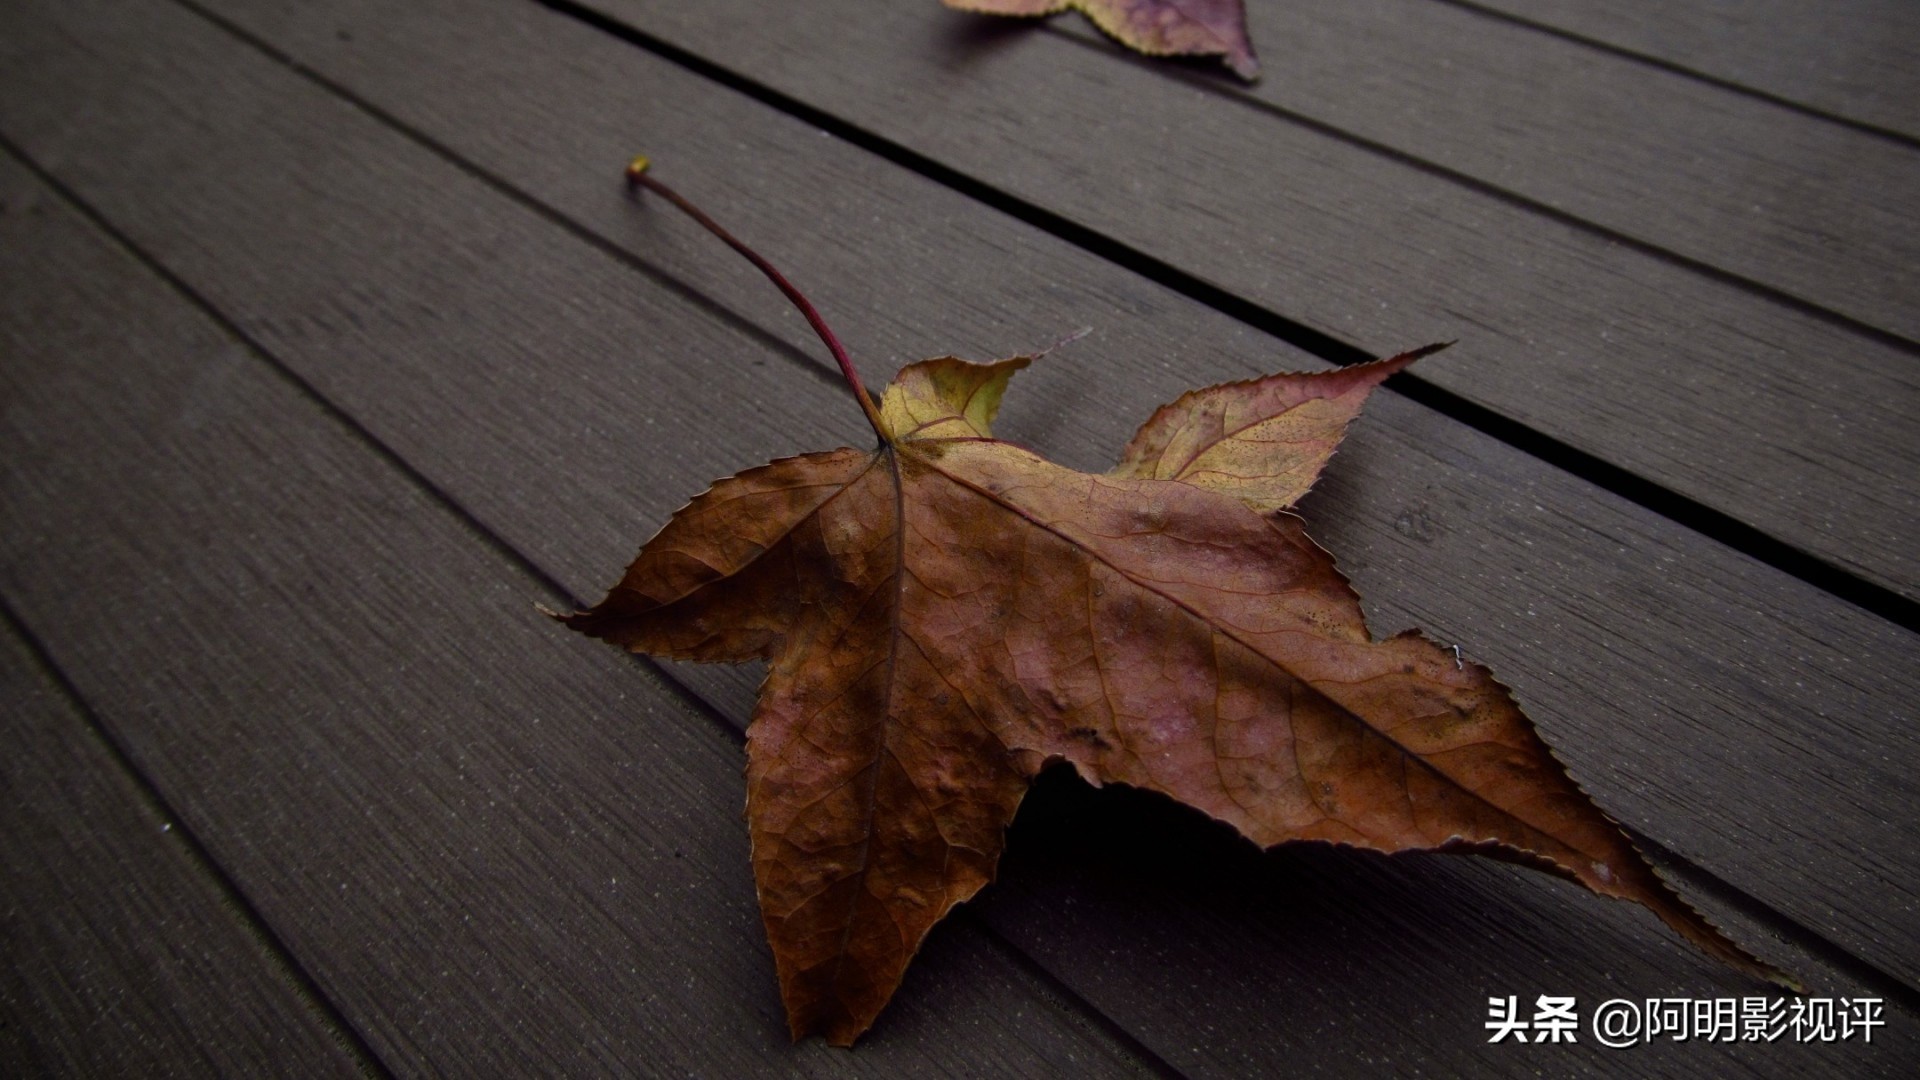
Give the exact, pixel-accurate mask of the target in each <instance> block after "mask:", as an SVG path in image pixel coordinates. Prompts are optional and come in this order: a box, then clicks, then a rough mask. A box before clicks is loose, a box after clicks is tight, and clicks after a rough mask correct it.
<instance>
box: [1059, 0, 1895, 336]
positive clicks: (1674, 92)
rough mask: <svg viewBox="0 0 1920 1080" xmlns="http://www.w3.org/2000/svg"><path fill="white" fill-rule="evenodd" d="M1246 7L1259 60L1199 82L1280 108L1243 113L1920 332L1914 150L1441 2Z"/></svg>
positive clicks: (1363, 0) (1258, 143)
mask: <svg viewBox="0 0 1920 1080" xmlns="http://www.w3.org/2000/svg"><path fill="white" fill-rule="evenodd" d="M1250 6H1251V8H1252V14H1253V15H1254V16H1255V17H1258V18H1259V19H1260V23H1261V25H1262V26H1263V27H1264V29H1265V33H1266V35H1268V37H1269V38H1270V40H1272V41H1273V42H1274V43H1275V46H1274V48H1273V49H1272V50H1271V52H1272V53H1273V56H1272V62H1271V63H1270V64H1269V65H1268V71H1267V73H1266V74H1265V75H1264V76H1263V77H1262V79H1261V82H1260V83H1259V84H1258V85H1257V86H1252V87H1242V86H1235V85H1230V84H1228V83H1226V82H1225V81H1224V80H1215V81H1213V82H1211V83H1209V84H1207V85H1211V86H1214V87H1216V88H1217V89H1218V91H1219V92H1220V93H1221V94H1222V95H1223V96H1226V97H1231V98H1237V99H1240V100H1241V101H1243V102H1249V103H1253V102H1257V103H1259V104H1260V105H1263V106H1265V107H1267V108H1268V109H1271V110H1276V111H1277V112H1278V113H1279V115H1278V116H1274V115H1263V114H1262V113H1261V112H1258V111H1253V112H1245V113H1243V112H1242V111H1241V110H1238V109H1236V110H1234V112H1235V113H1236V115H1237V119H1238V124H1239V125H1243V126H1244V127H1247V128H1257V127H1259V126H1263V125H1269V124H1275V123H1286V122H1288V121H1287V119H1286V117H1289V116H1301V117H1305V118H1307V119H1309V120H1311V121H1314V122H1317V123H1320V124H1325V125H1328V126H1330V127H1333V128H1335V129H1338V130H1339V131H1342V132H1345V133H1347V134H1349V135H1351V136H1354V137H1356V138H1359V139H1362V140H1367V141H1370V142H1372V143H1376V144H1379V145H1382V146H1386V147H1390V148H1392V149H1393V150H1395V151H1398V152H1401V153H1405V154H1409V155H1412V156H1413V157H1414V158H1417V159H1419V160H1420V161H1423V162H1428V163H1431V164H1433V165H1436V166H1439V167H1441V168H1443V169H1448V170H1452V171H1453V172H1455V173H1458V174H1460V175H1462V176H1466V177H1470V178H1472V179H1473V180H1474V181H1477V182H1479V183H1483V184H1487V185H1490V186H1491V187H1493V188H1495V189H1498V190H1500V191H1504V192H1511V193H1513V194H1514V195H1518V196H1520V197H1522V198H1525V199H1529V200H1532V201H1534V202H1537V203H1539V204H1542V205H1545V206H1549V207H1552V208H1554V209H1556V210H1559V211H1562V212H1564V213H1567V214H1571V215H1573V216H1574V217H1576V218H1579V219H1581V220H1584V221H1588V222H1592V223H1593V224H1595V225H1598V226H1601V227H1603V228H1606V229H1609V230H1612V231H1613V232H1615V233H1617V234H1619V235H1621V236H1626V237H1632V238H1634V239H1637V240H1639V241H1641V242H1643V243H1647V244H1651V245H1653V246H1654V247H1657V248H1660V249H1662V250H1665V251H1671V252H1673V253H1675V254H1677V255H1680V256H1682V257H1685V258H1688V259H1692V260H1695V261H1697V262H1700V263H1704V264H1706V265H1709V266H1713V267H1717V268H1719V269H1721V270H1724V271H1727V272H1729V273H1732V274H1735V275H1738V276H1740V277H1742V278H1745V279H1748V280H1751V281H1755V282H1759V283H1761V284H1763V285H1766V286H1769V287H1772V288H1774V289H1778V290H1780V291H1781V292H1784V293H1786V294H1788V295H1791V296H1796V297H1800V298H1802V299H1805V300H1808V301H1811V302H1813V303H1816V304H1819V305H1820V306H1822V307H1825V308H1828V309H1830V310H1833V311H1837V312H1840V313H1842V314H1845V315H1848V316H1851V317H1853V318H1855V319H1858V320H1860V321H1862V322H1864V323H1867V324H1870V325H1874V326H1878V327H1881V328H1883V329H1886V330H1890V331H1893V332H1894V333H1898V334H1902V335H1904V336H1906V337H1907V338H1908V339H1910V340H1920V288H1916V286H1920V276H1916V275H1920V271H1916V269H1915V265H1916V263H1920V221H1916V219H1915V218H1914V215H1913V213H1912V207H1913V205H1914V204H1915V203H1916V202H1920V147H1914V146H1909V145H1903V144H1901V143H1897V142H1893V141H1890V140H1887V139H1884V138H1881V137H1879V136H1876V135H1870V134H1867V133H1864V132H1860V131H1857V130H1853V129H1851V128H1847V127H1845V126H1842V125H1837V124H1833V123H1829V122H1826V121H1823V120H1819V119H1816V118H1813V117H1809V116H1805V115H1802V114H1800V113H1797V112H1794V111H1792V110H1788V109H1783V108H1781V107H1780V106H1778V105H1775V104H1772V103H1769V102H1764V101H1758V100H1755V99H1753V98H1751V97H1748V96H1744V95H1740V94H1735V93H1729V92H1728V91H1727V90H1726V89H1725V88H1722V87H1717V86H1712V85H1708V84H1706V83H1703V82H1701V81H1700V80H1697V79H1692V78H1688V77H1686V76H1684V75H1679V74H1675V73H1672V72H1667V71H1661V70H1658V69H1654V68H1649V67H1648V66H1646V65H1644V64H1637V63H1634V62H1632V61H1631V60H1627V59H1624V58H1622V57H1620V56H1617V55H1614V54H1611V53H1608V52H1605V51H1603V50H1598V49H1594V48H1591V47H1589V46H1586V45H1583V44H1579V43H1576V42H1572V41H1568V40H1565V39H1563V38H1561V37H1558V36H1556V35H1553V34H1548V33H1542V32H1540V31H1538V30H1534V29H1530V28H1527V27H1523V26H1517V25H1514V24H1512V23H1509V22H1506V21H1504V20H1499V19H1490V18H1487V17H1485V16H1483V15H1479V14H1477V13H1475V12H1473V11H1470V10H1467V9H1465V8H1462V7H1457V6H1454V5H1451V4H1437V3H1434V2H1432V0H1270V2H1263V0H1254V3H1253V4H1252V5H1250ZM1057 26H1058V29H1059V31H1060V32H1061V33H1065V34H1071V35H1073V36H1074V37H1076V38H1077V39H1079V40H1082V41H1087V42H1094V41H1096V40H1097V36H1096V35H1095V34H1094V33H1093V32H1091V31H1090V30H1089V29H1088V28H1085V27H1080V26H1077V25H1076V24H1074V23H1072V22H1067V21H1063V22H1060V23H1058V24H1057ZM1136 66H1137V65H1136ZM1192 81H1193V82H1195V83H1200V82H1201V80H1199V79H1194V80H1192ZM1263 142H1264V140H1263V138H1262V137H1261V136H1260V135H1258V134H1251V135H1249V136H1248V137H1247V138H1246V140H1245V143H1246V144H1245V145H1244V146H1243V148H1242V150H1241V153H1243V154H1246V155H1248V156H1250V157H1252V158H1254V159H1255V160H1260V159H1263V158H1265V155H1264V154H1263V153H1262V143H1263ZM1167 149H1171V150H1174V152H1175V153H1176V154H1177V153H1179V151H1178V149H1177V148H1176V147H1168V148H1167ZM1266 160H1271V159H1266Z"/></svg>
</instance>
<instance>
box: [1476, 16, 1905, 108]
mask: <svg viewBox="0 0 1920 1080" xmlns="http://www.w3.org/2000/svg"><path fill="white" fill-rule="evenodd" d="M1471 6H1477V7H1482V8H1486V9H1489V10H1493V11H1499V12H1502V13H1505V14H1508V15H1511V16H1514V17H1516V18H1521V19H1525V20H1527V21H1529V22H1532V23H1536V24H1538V25H1541V26H1549V27H1553V28H1555V29H1557V30H1561V31H1564V32H1567V33H1571V34H1576V35H1579V36H1581V37H1584V38H1588V39H1590V40H1593V41H1597V42H1604V43H1605V44H1607V45H1610V46H1613V47H1615V48H1619V49H1625V50H1628V51H1630V52H1633V53H1637V54H1639V55H1642V56H1646V57H1650V58H1652V59H1655V60H1658V61H1661V62H1663V63H1667V64H1672V65H1676V66H1678V67H1680V68H1684V69H1687V70H1690V71H1696V72H1699V73H1700V74H1702V75H1706V76H1709V77H1711V78H1715V79H1721V80H1725V81H1726V82H1729V83H1733V84H1736V85H1739V86H1742V87H1747V88H1750V89H1753V90H1755V91H1758V92H1760V93H1764V94H1768V95H1771V96H1773V97H1777V98H1781V99H1784V100H1787V101H1792V102H1796V103H1798V104H1801V105H1805V106H1807V107H1809V108H1813V109H1819V110H1822V111H1825V112H1829V113H1832V114H1834V115H1836V116H1840V117H1845V118H1847V119H1850V120H1855V121H1858V122H1860V123H1863V124H1871V125H1874V126H1876V127H1880V128H1883V129H1886V130H1888V131H1893V132H1897V133H1899V134H1901V135H1903V136H1905V137H1906V138H1909V139H1920V9H1916V8H1915V7H1914V5H1912V4H1910V3H1907V2H1906V0H1832V2H1829V3H1823V4H1820V5H1818V6H1813V5H1808V4H1802V3H1797V2H1795V0H1710V2H1703V0H1691V2H1685V3H1682V2H1676V0H1611V2H1609V3H1604V4H1602V3H1594V2H1593V0H1472V5H1471Z"/></svg>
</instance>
